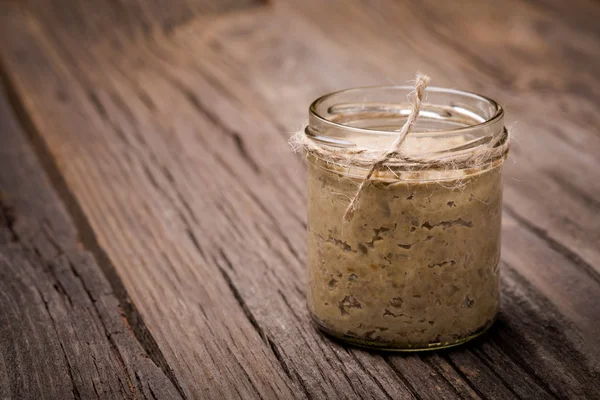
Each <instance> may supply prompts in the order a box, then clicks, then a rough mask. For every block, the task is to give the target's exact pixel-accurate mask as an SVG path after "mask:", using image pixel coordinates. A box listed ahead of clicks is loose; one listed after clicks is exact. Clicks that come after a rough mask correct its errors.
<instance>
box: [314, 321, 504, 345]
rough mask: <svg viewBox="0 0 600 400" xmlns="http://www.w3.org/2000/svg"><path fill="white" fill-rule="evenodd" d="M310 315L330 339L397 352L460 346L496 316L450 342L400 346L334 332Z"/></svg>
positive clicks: (471, 338)
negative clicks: (466, 334) (471, 331)
mask: <svg viewBox="0 0 600 400" xmlns="http://www.w3.org/2000/svg"><path fill="white" fill-rule="evenodd" d="M310 317H311V320H312V323H313V325H314V326H315V327H316V328H317V330H319V331H320V332H322V333H324V334H325V336H328V337H330V338H332V339H335V340H339V341H342V342H345V343H348V344H350V345H352V346H356V347H360V348H363V349H368V350H379V351H386V352H399V353H410V352H422V351H433V350H442V349H448V348H451V347H456V346H460V345H462V344H465V343H467V342H469V341H471V340H473V339H475V338H477V337H479V336H481V335H483V334H484V333H485V332H487V330H488V329H490V328H491V327H492V325H493V324H494V322H495V321H496V318H495V317H494V318H493V319H491V320H490V321H489V322H488V323H487V324H485V325H483V326H482V327H480V328H479V329H477V330H476V331H475V332H473V333H472V334H470V335H469V336H466V337H464V338H461V339H458V340H455V341H452V342H437V343H429V344H427V345H426V346H420V345H415V346H414V347H402V346H398V345H394V344H391V343H386V342H380V341H376V340H368V339H360V338H357V337H354V336H349V335H344V334H340V333H338V332H334V331H332V330H331V329H329V328H327V327H326V326H325V325H324V324H323V323H322V322H321V321H319V320H318V319H317V318H316V317H315V316H314V315H312V313H310Z"/></svg>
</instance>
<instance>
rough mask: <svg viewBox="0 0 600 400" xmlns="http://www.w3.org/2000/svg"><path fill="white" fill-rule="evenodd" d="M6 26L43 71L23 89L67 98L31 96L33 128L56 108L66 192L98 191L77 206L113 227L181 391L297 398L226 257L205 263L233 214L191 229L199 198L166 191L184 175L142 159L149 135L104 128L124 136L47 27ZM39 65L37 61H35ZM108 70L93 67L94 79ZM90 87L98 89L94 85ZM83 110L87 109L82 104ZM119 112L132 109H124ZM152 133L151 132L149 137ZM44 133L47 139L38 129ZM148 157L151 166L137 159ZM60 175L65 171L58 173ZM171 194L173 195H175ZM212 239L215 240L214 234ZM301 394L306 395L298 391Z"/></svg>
mask: <svg viewBox="0 0 600 400" xmlns="http://www.w3.org/2000/svg"><path fill="white" fill-rule="evenodd" d="M3 26H7V28H8V29H9V30H11V29H12V30H11V32H16V31H14V29H17V30H21V31H22V32H20V33H21V34H20V35H18V36H19V37H20V39H19V40H17V41H13V42H12V44H11V45H10V46H11V52H10V53H9V54H7V55H8V57H7V60H8V61H9V62H11V60H12V61H14V58H12V56H14V55H18V56H19V57H24V58H27V57H31V58H28V59H27V60H28V61H25V60H23V59H22V61H24V64H25V65H29V66H30V67H32V68H34V69H37V71H36V72H34V71H30V72H31V73H32V76H36V77H37V78H36V79H35V80H30V79H25V80H21V79H20V78H19V77H16V80H15V83H16V84H17V85H19V86H20V85H23V84H24V85H26V86H28V87H29V89H33V86H30V85H35V86H38V85H41V86H39V87H40V89H41V93H44V94H43V95H42V96H44V97H45V98H46V99H45V101H44V102H43V103H45V102H46V101H49V100H50V99H55V98H56V97H55V96H56V95H57V93H60V96H61V99H62V100H61V101H58V102H54V104H55V105H56V108H55V109H54V110H52V111H50V110H47V109H45V106H44V105H43V103H42V102H40V103H38V102H37V100H36V99H35V98H34V97H29V98H28V99H27V100H26V102H29V101H32V103H29V104H30V105H32V106H33V107H35V108H36V109H38V111H40V114H36V113H35V112H34V113H32V114H31V116H32V118H33V124H34V125H35V126H36V127H38V128H40V127H41V125H39V123H40V122H41V121H42V120H46V118H49V117H50V114H48V111H50V113H52V114H53V115H54V117H51V119H52V121H53V122H49V121H48V124H45V123H44V124H43V125H44V132H46V131H48V132H54V133H55V134H57V136H55V137H54V138H50V137H48V138H45V137H44V139H47V141H46V142H45V143H44V144H45V145H47V146H48V147H49V148H50V149H51V151H53V152H54V151H56V150H58V151H59V153H58V154H56V153H54V154H52V153H51V155H50V157H53V156H56V160H57V163H58V165H60V166H61V167H64V166H67V165H68V167H67V169H69V170H71V172H74V173H75V175H70V174H66V175H65V179H66V181H67V183H68V185H69V188H71V189H72V188H73V187H74V182H73V181H72V179H73V178H75V179H76V180H77V181H78V182H79V184H82V185H84V186H85V187H88V188H91V189H92V190H93V191H95V190H96V189H98V191H95V193H92V192H88V194H87V195H86V196H85V197H86V200H85V201H82V202H81V203H80V204H81V206H82V209H83V213H84V216H85V217H86V218H89V223H90V224H91V226H92V227H93V226H95V225H96V224H101V225H104V224H105V223H106V224H107V225H106V226H109V227H110V230H111V232H110V233H109V232H107V231H106V232H105V234H106V236H105V234H100V235H98V237H97V240H98V244H99V246H100V247H101V248H102V249H105V250H106V252H107V254H108V256H109V259H110V261H111V263H113V264H115V262H116V261H118V262H116V264H118V265H119V267H118V268H117V271H118V273H119V274H120V275H121V277H122V279H123V282H124V283H125V287H126V288H127V289H128V291H129V293H130V294H131V297H132V300H133V303H134V304H136V306H138V307H139V310H140V313H141V315H142V317H143V319H144V321H145V322H146V323H147V324H148V326H153V327H154V328H152V329H151V334H152V336H153V337H154V338H155V339H156V342H157V344H158V346H159V350H160V351H162V352H164V354H165V358H166V360H167V362H168V364H169V367H170V368H172V369H173V371H174V373H175V374H176V375H177V379H178V382H179V383H180V384H181V388H182V390H183V392H184V394H185V395H186V396H188V397H192V398H198V397H201V396H203V395H206V396H209V397H211V398H259V397H266V398H277V397H283V398H285V397H290V396H291V395H292V393H293V392H295V391H296V387H295V386H294V384H293V383H292V382H290V381H289V378H287V376H286V375H285V372H284V369H283V367H282V366H281V364H280V363H279V361H278V360H277V354H276V353H275V352H274V351H273V350H272V348H271V347H270V345H269V343H268V341H267V339H266V337H264V336H263V334H262V332H261V331H260V329H257V327H256V326H255V324H254V323H253V320H252V318H251V317H250V316H247V313H246V312H245V305H244V303H243V301H242V300H241V299H240V298H239V297H238V296H237V293H236V291H235V288H234V287H232V286H231V285H230V284H229V279H230V278H229V277H228V275H227V274H228V273H229V272H227V271H226V268H227V266H226V264H224V263H226V260H223V259H220V260H219V264H217V262H215V261H214V260H212V259H207V260H205V257H208V256H210V257H215V256H218V254H209V253H204V254H203V252H204V250H203V249H202V248H201V247H198V243H199V242H198V240H200V239H199V238H200V234H201V232H203V231H204V232H209V231H211V229H212V228H213V226H211V225H214V224H215V223H217V224H221V225H223V226H225V227H227V226H230V222H229V220H228V216H227V215H220V216H219V218H220V219H219V220H217V221H209V220H204V221H203V224H206V225H204V226H194V227H193V228H190V227H188V226H186V224H187V220H188V219H190V218H192V219H195V218H196V216H195V215H193V214H190V213H189V211H188V210H187V209H186V206H185V202H186V201H187V202H192V201H194V197H187V198H185V197H183V198H182V197H177V196H178V194H177V192H165V191H163V187H162V185H164V181H165V180H167V182H168V179H182V178H184V177H182V176H180V175H177V174H176V171H174V172H171V173H172V174H173V177H171V178H170V176H169V175H166V174H169V172H170V171H169V170H168V169H165V170H163V169H162V168H161V166H160V164H152V163H147V161H149V160H148V159H146V158H145V157H148V156H152V154H149V153H140V150H139V148H137V147H136V146H139V145H140V144H139V143H137V142H135V144H133V143H134V142H132V144H131V145H130V144H129V142H128V141H130V140H131V141H133V140H136V141H137V140H143V138H144V137H142V136H136V135H137V134H138V133H137V132H138V131H137V129H139V127H138V126H131V128H130V129H129V130H128V131H127V132H126V134H125V135H126V136H122V137H119V136H114V137H110V138H109V137H108V136H107V135H106V133H107V132H111V134H114V135H118V134H119V133H120V132H119V131H118V130H109V131H107V129H110V125H109V123H110V121H106V120H104V119H103V117H102V115H100V114H98V113H97V111H96V110H97V109H96V105H95V104H93V103H92V102H91V101H90V100H89V98H88V96H87V91H86V90H84V89H83V88H82V87H81V86H80V85H81V82H78V81H73V80H71V79H70V74H69V69H68V67H67V66H66V65H65V64H63V63H62V62H61V61H60V60H59V59H58V58H57V56H56V54H55V53H53V49H52V48H51V47H46V46H48V44H47V43H46V42H45V41H44V39H43V36H40V34H39V32H40V29H41V28H40V26H39V25H35V23H34V22H32V21H31V20H27V19H22V20H19V19H17V18H16V17H15V19H13V20H9V21H8V22H7V23H6V24H5V25H3ZM19 27H20V28H19ZM23 28H25V29H23ZM2 37H3V38H4V37H7V36H5V35H2ZM11 53H12V55H11ZM33 59H37V60H38V61H39V62H30V61H32V60H33ZM36 65H37V66H36ZM101 72H102V71H100V70H96V71H94V74H96V73H101ZM49 77H51V78H50V79H48V78H49ZM90 89H99V88H96V87H94V86H92V87H90ZM115 95H116V93H115ZM46 96H47V97H46ZM40 100H41V98H40ZM33 103H37V106H36V105H34V104H33ZM78 104H83V105H84V106H83V107H82V108H79V106H78ZM38 107H40V108H38ZM125 107H126V106H125ZM29 111H31V110H29ZM120 111H121V112H127V109H126V108H122V109H121V110H120ZM115 116H117V117H119V116H120V115H119V114H115ZM125 117H127V116H125ZM156 117H158V120H156V119H153V120H148V121H147V122H145V121H143V120H140V121H139V123H140V124H145V123H148V122H156V121H159V120H160V119H162V116H155V118H156ZM125 122H126V123H130V122H132V121H128V120H125ZM75 126H77V128H75ZM157 126H160V122H159V125H157ZM149 127H150V126H148V128H149ZM144 128H146V127H144ZM67 131H69V132H71V134H72V136H71V135H69V136H71V137H70V138H66V137H63V136H62V135H61V134H60V132H63V133H64V132H67ZM149 132H150V131H148V132H146V136H147V137H148V138H149V139H151V138H152V136H151V135H148V133H149ZM38 133H39V134H41V131H38ZM64 139H67V140H68V141H70V140H73V141H71V145H74V146H76V147H78V146H79V145H78V144H77V143H78V142H79V143H82V142H80V141H81V140H83V141H85V142H87V143H88V144H90V147H88V151H87V152H81V153H79V150H78V149H76V148H74V147H71V145H69V144H68V143H67V142H63V140H64ZM115 139H116V141H115ZM59 143H62V144H61V145H60V147H61V149H58V148H56V147H54V146H55V145H58V144H59ZM156 144H157V145H161V146H162V145H164V143H156ZM64 145H66V146H64ZM74 150H75V151H74ZM96 156H98V157H99V158H98V160H103V161H101V164H102V165H103V167H101V169H100V170H96V169H95V167H93V169H92V170H88V167H89V165H90V161H92V160H94V159H95V158H96ZM122 156H123V157H124V158H121V157H122ZM138 157H143V158H142V159H139V158H138ZM142 160H144V162H140V161H142ZM64 162H66V164H64ZM92 164H94V163H92ZM114 166H118V170H113V172H110V170H111V169H112V168H113V167H114ZM55 167H56V166H55ZM148 167H150V168H148ZM195 168H196V166H194V169H195ZM61 172H62V173H64V172H65V171H62V169H61ZM190 172H192V171H187V173H190ZM106 174H108V175H106ZM103 176H111V178H110V183H109V182H105V183H109V184H108V185H107V186H104V185H102V184H100V182H101V181H102V180H103ZM140 183H141V185H140V186H141V187H140V188H139V189H140V191H139V192H137V194H133V193H131V192H130V191H129V188H130V187H134V186H136V185H139V184H140ZM193 183H194V184H197V183H198V182H193ZM94 188H95V189H94ZM204 189H205V190H206V191H204V195H206V194H207V193H211V192H212V193H213V194H216V192H215V188H214V187H213V188H212V189H211V187H210V186H207V187H205V188H204ZM172 195H175V197H174V198H171V197H169V196H172ZM76 196H77V195H76ZM199 199H201V197H199ZM81 200H82V199H78V201H81ZM169 201H175V202H176V203H169ZM206 201H221V200H220V199H218V198H217V197H216V196H215V198H214V199H213V200H209V199H206ZM98 203H103V204H104V205H105V206H106V207H108V209H109V210H110V211H108V210H104V206H101V207H98ZM107 211H108V213H106V212H107ZM200 212H201V211H200ZM101 221H102V222H101ZM201 229H202V230H201ZM226 234H227V235H228V236H226V237H224V238H219V240H222V241H223V242H226V241H227V240H231V239H238V240H239V238H240V233H239V232H236V231H233V232H227V233H226ZM181 235H183V236H181ZM204 236H207V235H204ZM182 239H183V241H182ZM214 239H217V238H216V237H215V238H211V240H214ZM206 245H210V243H206ZM116 264H115V265H116ZM129 284H131V285H129ZM298 396H299V397H300V398H302V392H301V391H300V392H298Z"/></svg>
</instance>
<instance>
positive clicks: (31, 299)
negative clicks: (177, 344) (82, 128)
mask: <svg viewBox="0 0 600 400" xmlns="http://www.w3.org/2000/svg"><path fill="white" fill-rule="evenodd" d="M0 89H1V90H0V137H1V141H2V148H1V150H0V155H1V157H0V160H1V161H0V164H1V165H0V275H1V278H0V293H2V301H0V354H1V355H2V357H1V361H2V362H1V363H0V397H2V398H15V399H17V398H19V399H34V398H36V399H41V398H48V399H58V398H61V399H67V398H90V399H91V398H101V399H121V398H138V399H142V398H156V397H158V398H180V395H179V393H178V391H177V388H176V387H175V386H174V385H173V383H172V382H171V381H170V380H169V378H168V376H167V375H166V374H165V372H164V371H163V370H161V369H160V368H159V367H158V366H157V365H156V364H155V363H154V362H153V361H152V360H151V358H150V357H149V356H148V354H147V353H146V351H145V350H144V348H143V347H142V346H141V345H140V343H139V342H138V341H137V339H136V337H135V335H134V334H133V331H132V330H131V327H130V325H129V323H128V321H127V319H125V317H124V315H125V313H124V310H123V309H122V308H121V306H120V304H119V303H120V302H119V300H118V299H117V297H116V295H115V293H114V292H113V290H112V288H111V286H110V285H109V283H108V281H107V280H106V278H105V277H104V274H103V273H102V271H101V269H100V267H99V266H98V264H97V263H96V261H95V260H94V258H93V257H92V255H91V254H90V253H89V252H88V251H87V250H86V249H84V248H82V246H81V244H80V243H79V242H78V239H77V237H78V232H77V230H76V229H75V227H74V225H73V223H72V222H71V220H70V217H69V216H68V214H67V212H66V210H65V207H64V206H63V204H62V203H61V201H60V200H59V198H58V196H57V194H56V192H55V191H54V190H53V189H52V187H51V186H50V182H49V179H48V177H47V176H46V174H45V172H44V170H43V169H42V166H41V165H40V163H39V162H38V161H37V159H36V157H35V154H34V153H33V151H32V149H31V147H30V145H29V142H28V140H27V138H26V137H25V134H24V132H23V131H22V130H21V128H20V126H19V124H18V122H17V120H16V117H15V116H14V115H13V114H12V110H11V109H10V108H9V104H8V102H7V96H6V93H5V91H4V87H3V86H0Z"/></svg>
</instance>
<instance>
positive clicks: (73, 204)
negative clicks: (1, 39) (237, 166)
mask: <svg viewBox="0 0 600 400" xmlns="http://www.w3.org/2000/svg"><path fill="white" fill-rule="evenodd" d="M0 77H4V79H3V80H2V81H1V82H2V83H3V84H4V86H5V88H6V93H7V98H8V100H9V104H10V105H11V106H12V110H13V111H14V114H15V116H16V119H17V121H19V122H20V124H21V126H22V127H23V131H24V132H25V133H26V134H27V137H28V138H29V140H30V143H31V145H32V146H31V147H32V149H33V150H34V152H35V154H36V155H37V159H38V160H39V162H40V164H41V165H42V167H43V169H44V171H45V172H46V174H47V175H48V178H49V181H50V183H51V185H52V187H53V189H54V191H55V192H56V194H57V196H58V197H59V198H60V200H61V201H62V203H63V204H65V205H66V209H67V210H68V211H69V214H70V217H71V220H72V221H73V223H74V225H75V226H76V228H77V232H78V234H79V235H80V242H81V243H82V244H83V245H84V247H85V248H86V249H87V250H88V251H89V252H90V253H91V254H92V255H93V256H94V258H95V260H96V262H97V263H98V265H99V267H100V269H101V270H102V272H103V273H104V275H105V277H106V279H107V281H108V282H109V284H110V285H111V287H112V288H113V292H114V294H115V296H116V298H117V299H118V300H119V302H120V303H121V307H122V309H123V311H124V313H125V317H126V319H127V321H128V323H129V326H131V327H132V330H133V333H134V337H135V338H136V339H137V341H138V343H139V344H140V345H141V347H142V348H143V349H144V350H145V352H146V354H147V355H148V357H149V359H150V360H152V362H153V363H154V364H155V365H156V366H158V367H159V368H160V369H162V371H163V372H164V373H165V376H167V377H168V378H169V380H170V381H171V383H172V384H173V386H174V387H175V388H176V389H177V391H178V392H179V394H180V396H181V397H182V398H184V399H185V398H186V396H185V394H184V392H183V389H182V388H181V385H180V384H179V382H178V380H177V377H176V376H175V374H174V372H173V370H172V369H171V367H170V366H169V365H168V363H167V361H166V359H165V357H164V355H163V354H162V351H161V350H160V348H159V347H158V344H157V343H156V341H155V339H154V337H153V336H152V334H151V333H150V331H149V330H148V328H147V327H146V324H145V322H144V321H143V319H142V318H141V315H140V314H139V312H138V310H137V308H136V307H135V305H134V304H133V303H132V302H131V301H130V300H129V296H128V294H127V291H126V289H125V287H124V285H123V283H122V282H121V280H120V278H119V276H118V274H117V272H116V270H115V268H114V266H113V265H112V262H111V261H110V259H109V257H108V256H107V255H106V253H105V251H104V249H103V248H102V247H101V246H100V245H99V243H98V242H97V239H96V235H95V233H94V231H93V229H92V227H91V225H90V223H89V221H88V219H87V217H86V216H85V213H84V212H83V210H82V209H81V206H80V204H79V203H78V201H77V199H76V197H75V195H74V194H73V193H72V192H71V190H70V189H69V187H68V185H67V183H66V182H65V180H64V177H63V176H62V174H61V173H60V170H59V169H58V166H57V165H56V160H55V159H54V158H53V156H52V154H51V151H50V149H49V148H48V147H47V144H46V142H45V141H44V139H43V137H42V135H41V134H40V132H39V131H38V129H37V128H36V126H35V124H34V122H33V121H32V119H31V116H30V115H29V114H28V113H27V111H26V108H25V106H24V104H23V100H22V99H21V98H20V96H19V94H18V92H17V90H16V87H15V86H14V83H13V82H12V80H11V79H10V78H9V75H8V74H6V73H5V71H4V69H3V66H2V64H1V63H0Z"/></svg>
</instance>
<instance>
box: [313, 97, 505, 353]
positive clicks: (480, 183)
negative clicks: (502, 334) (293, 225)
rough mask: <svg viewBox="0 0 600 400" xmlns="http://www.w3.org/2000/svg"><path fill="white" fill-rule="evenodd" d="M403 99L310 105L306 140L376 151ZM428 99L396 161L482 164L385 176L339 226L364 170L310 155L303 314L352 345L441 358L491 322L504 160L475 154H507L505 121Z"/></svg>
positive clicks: (494, 107) (402, 109)
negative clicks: (440, 352) (434, 352)
mask: <svg viewBox="0 0 600 400" xmlns="http://www.w3.org/2000/svg"><path fill="white" fill-rule="evenodd" d="M412 90H413V88H411V87H398V86H393V87H372V88H360V89H351V90H346V91H342V92H337V93H333V94H329V95H326V96H324V97H321V98H319V99H318V100H316V101H315V102H314V103H313V104H312V105H311V106H310V110H309V111H310V112H309V125H308V127H307V128H306V135H307V138H308V140H310V141H312V142H313V143H315V144H318V145H319V146H326V147H327V146H329V148H335V149H349V150H350V149H356V148H367V149H371V150H379V151H381V152H384V151H385V150H387V149H389V148H390V146H391V144H392V142H393V141H394V139H395V138H396V137H397V134H398V131H399V130H400V128H401V127H402V126H403V125H404V123H405V122H406V118H407V116H408V114H409V113H410V110H411V104H410V103H409V102H408V101H407V100H404V99H406V98H407V95H408V94H409V93H410V92H411V91H412ZM426 96H427V98H426V103H424V104H423V106H422V108H421V111H420V113H419V117H418V120H417V123H416V124H415V126H414V127H413V129H412V132H411V133H410V134H409V135H408V137H407V139H406V140H405V141H404V143H403V145H402V147H401V151H402V154H403V155H407V156H409V157H414V158H423V157H433V158H436V159H444V158H447V157H453V156H456V155H467V156H468V155H469V154H473V155H475V154H480V155H481V154H483V155H484V157H479V158H477V157H475V158H474V160H475V161H472V162H471V163H468V165H467V166H462V167H460V166H458V167H451V166H448V165H446V166H444V167H441V168H439V167H438V168H435V167H434V166H429V167H426V168H423V166H422V165H418V164H414V165H413V164H411V163H401V164H398V165H386V168H384V169H382V170H381V171H379V172H377V173H375V175H374V176H373V178H372V179H371V181H369V183H368V184H367V185H365V187H364V188H363V191H362V193H361V200H360V203H359V206H358V209H357V210H356V212H355V214H354V216H353V218H352V219H351V220H350V221H348V222H344V221H343V215H344V212H345V211H346V208H347V206H348V204H349V201H350V199H351V198H352V197H353V196H354V195H355V193H356V190H357V187H358V185H359V184H360V182H361V181H362V179H363V178H364V177H365V175H366V173H367V170H368V169H367V168H366V167H364V166H363V167H360V166H357V163H353V162H351V163H347V162H334V161H332V160H331V159H327V160H326V159H325V158H324V157H320V156H319V154H318V153H315V152H310V151H309V153H308V160H309V173H308V272H309V290H308V307H309V310H310V314H311V317H312V319H313V321H314V322H315V324H316V325H317V326H318V328H320V329H321V330H322V331H324V332H326V333H328V334H330V335H332V336H335V337H337V338H339V339H342V340H345V341H348V342H351V343H353V344H357V345H360V346H366V347H371V348H380V349H387V350H401V351H411V350H427V349H435V348H443V347H449V346H453V345H457V344H460V343H463V342H465V341H467V340H470V339H472V338H474V337H476V336H477V335H479V334H481V333H482V332H484V331H485V330H486V329H487V328H489V327H490V326H491V324H492V323H493V321H494V319H495V317H496V314H497V312H498V307H499V284H500V279H499V270H498V268H499V259H500V226H501V212H502V175H501V170H502V163H503V161H504V158H505V154H506V152H503V153H501V156H499V157H495V158H493V157H492V158H489V157H487V158H486V157H485V155H486V149H492V148H498V147H504V148H506V150H507V149H508V134H507V132H506V130H505V129H504V125H503V111H502V108H501V107H500V106H499V105H498V104H496V103H495V102H494V101H493V100H490V99H487V98H485V97H482V96H479V95H476V94H473V93H467V92H461V91H457V90H451V89H442V88H429V89H427V91H426ZM399 99H400V102H399V101H398V100H399ZM402 100H404V102H402ZM353 157H361V155H360V154H358V155H356V154H355V155H353ZM476 160H481V162H478V161H476ZM355 161H356V159H355ZM363 161H365V160H363ZM358 164H360V163H358ZM362 165H364V163H363V164H362Z"/></svg>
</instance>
